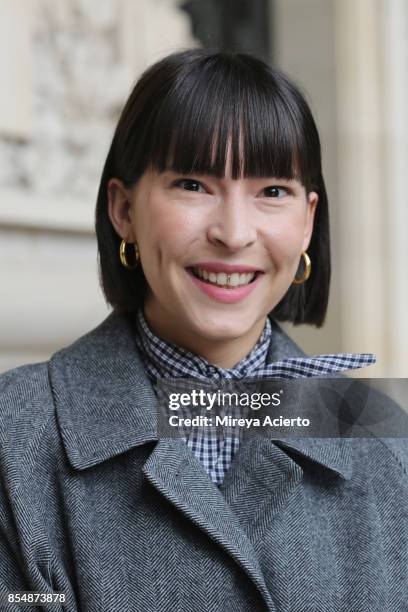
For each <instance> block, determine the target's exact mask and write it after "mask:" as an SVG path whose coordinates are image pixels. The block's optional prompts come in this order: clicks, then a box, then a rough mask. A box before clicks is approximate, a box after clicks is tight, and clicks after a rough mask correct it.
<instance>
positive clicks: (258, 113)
mask: <svg viewBox="0 0 408 612" xmlns="http://www.w3.org/2000/svg"><path fill="white" fill-rule="evenodd" d="M227 164H228V166H229V167H227ZM149 168H151V169H154V170H156V171H158V172H164V171H166V170H172V171H174V172H177V173H180V174H203V175H212V176H216V177H218V178H223V177H224V176H225V175H226V174H228V173H230V175H231V177H232V178H233V179H238V178H261V177H275V178H286V179H289V180H290V179H297V180H299V181H300V183H301V184H302V185H303V186H304V187H305V189H306V192H310V191H316V192H317V193H318V195H319V203H318V206H317V211H316V216H315V226H314V231H313V235H312V240H311V244H310V247H309V249H308V253H309V256H310V257H311V259H312V266H313V271H314V276H313V278H311V279H309V280H308V281H307V283H305V284H304V285H296V286H295V285H294V286H292V287H291V288H290V289H289V290H288V292H287V294H286V296H285V297H284V298H283V300H282V301H281V302H280V303H279V304H278V305H277V306H276V307H275V309H274V311H273V313H272V314H273V315H274V316H275V318H276V319H278V320H281V321H292V322H293V323H295V324H297V323H310V324H314V325H316V326H320V325H322V323H323V321H324V317H325V313H326V309H327V303H328V295H329V281H330V250H329V227H328V206H327V196H326V191H325V186H324V181H323V177H322V173H321V154H320V140H319V135H318V131H317V128H316V125H315V122H314V120H313V117H312V114H311V112H310V109H309V106H308V104H307V102H306V100H305V98H304V96H303V95H302V93H301V92H300V90H299V89H298V88H297V87H296V85H294V84H293V83H292V81H290V79H289V78H288V77H287V76H286V75H285V74H283V73H282V72H281V71H279V70H276V69H273V68H271V67H269V66H268V65H267V64H265V63H264V62H263V61H262V60H259V59H257V58H255V57H253V56H250V55H246V54H230V53H217V52H212V51H209V50H204V49H192V50H188V51H183V52H179V53H174V54H171V55H169V56H167V57H165V58H164V59H162V60H160V61H159V62H157V63H156V64H154V65H153V66H151V67H150V68H148V69H147V70H146V71H145V72H144V73H143V75H142V76H141V77H140V79H139V80H138V82H137V83H136V85H135V87H134V89H133V91H132V92H131V94H130V96H129V99H128V101H127V102H126V104H125V107H124V109H123V111H122V114H121V116H120V118H119V122H118V125H117V128H116V131H115V134H114V137H113V141H112V145H111V148H110V151H109V154H108V157H107V160H106V163H105V167H104V170H103V174H102V179H101V183H100V188H99V193H98V201H97V207H96V232H97V238H98V245H99V255H100V276H101V284H102V287H103V290H104V293H105V296H106V299H107V301H108V303H110V304H112V305H113V307H114V308H116V309H117V310H119V311H131V310H134V309H135V308H137V307H138V306H139V305H141V304H142V303H143V300H144V297H145V295H146V290H147V282H146V279H145V277H144V275H143V271H142V270H141V268H140V267H139V269H138V270H136V271H133V272H130V271H129V270H127V269H125V268H123V267H122V266H121V264H120V261H119V257H118V252H119V244H120V238H119V236H117V234H116V232H115V230H114V229H113V226H112V224H111V222H110V219H109V215H108V212H107V210H108V201H107V184H108V182H109V180H110V179H111V178H113V177H115V178H118V179H121V180H122V181H123V183H124V184H125V186H126V187H132V186H133V185H135V184H136V183H137V181H138V180H139V178H140V177H141V176H142V175H143V173H144V172H145V171H146V170H147V169H149ZM300 274H301V272H300ZM312 274H313V272H312Z"/></svg>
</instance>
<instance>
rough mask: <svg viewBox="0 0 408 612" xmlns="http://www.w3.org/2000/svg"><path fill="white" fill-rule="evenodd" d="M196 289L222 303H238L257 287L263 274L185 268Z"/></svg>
mask: <svg viewBox="0 0 408 612" xmlns="http://www.w3.org/2000/svg"><path fill="white" fill-rule="evenodd" d="M186 270H187V272H188V274H189V276H190V278H191V279H192V281H193V283H194V284H195V286H196V287H198V288H199V289H201V291H202V292H203V293H205V294H206V295H207V296H208V297H210V298H212V299H214V300H216V301H219V302H224V303H233V302H238V301H240V300H242V299H244V298H245V297H247V296H248V295H249V294H250V293H252V291H253V290H254V289H255V288H256V287H257V286H258V284H259V282H260V281H261V279H262V277H263V276H264V273H263V272H261V271H257V272H243V273H238V272H232V273H226V272H217V273H216V272H208V271H205V270H202V269H201V268H193V267H189V268H186Z"/></svg>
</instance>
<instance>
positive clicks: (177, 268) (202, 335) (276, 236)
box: [109, 170, 318, 367]
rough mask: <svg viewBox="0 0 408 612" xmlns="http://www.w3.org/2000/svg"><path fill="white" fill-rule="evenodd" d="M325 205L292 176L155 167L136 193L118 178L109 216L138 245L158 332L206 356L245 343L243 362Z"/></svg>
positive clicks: (151, 318) (149, 315)
mask: <svg viewBox="0 0 408 612" xmlns="http://www.w3.org/2000/svg"><path fill="white" fill-rule="evenodd" d="M317 200H318V196H317V194H316V193H314V192H311V193H309V194H306V191H305V188H304V187H303V185H302V184H301V183H300V182H299V181H298V180H294V179H291V180H287V179H278V178H274V177H270V178H238V179H232V178H231V175H230V173H228V174H226V176H225V177H223V178H217V177H214V176H209V175H199V174H194V175H186V174H178V173H176V172H173V171H165V172H162V173H159V172H157V171H155V170H149V171H146V172H145V173H144V174H143V176H142V177H141V179H140V180H139V181H138V182H137V184H136V185H135V186H134V187H133V189H130V190H125V189H124V188H123V184H122V183H121V182H120V181H119V180H117V179H111V181H110V183H109V214H110V217H111V220H112V223H113V225H114V226H115V229H116V231H117V232H118V233H119V234H120V236H122V237H124V238H125V239H126V241H127V242H133V241H135V240H136V241H137V243H138V246H139V251H140V259H141V265H142V267H143V272H144V275H145V277H146V280H147V283H148V285H149V291H148V294H147V298H146V301H145V305H144V309H145V315H146V318H147V320H148V322H149V324H150V326H151V327H152V329H153V331H155V332H156V333H157V334H158V335H160V336H161V337H162V338H164V339H166V340H168V341H171V342H173V343H175V344H178V345H180V346H184V347H186V348H189V349H190V350H192V351H193V352H196V353H197V354H202V355H206V354H207V353H208V347H210V346H211V345H215V344H217V343H218V344H219V343H224V345H225V343H228V342H235V343H237V342H238V343H239V346H240V347H241V348H242V351H238V352H236V351H235V353H236V354H235V358H236V361H238V354H239V353H240V352H241V353H242V356H243V355H245V354H246V352H248V351H249V350H250V349H251V348H252V346H253V345H254V344H255V342H256V340H257V339H258V337H259V335H260V333H261V332H262V329H263V326H264V323H265V318H266V316H267V315H268V313H269V312H270V311H271V310H273V308H274V307H275V306H276V305H277V304H278V302H279V301H280V300H281V299H282V297H283V296H284V295H285V293H286V292H287V290H288V288H289V287H290V285H291V283H292V281H293V279H294V277H295V275H296V272H297V270H298V266H299V261H300V257H301V253H302V251H304V250H307V247H308V245H309V242H310V238H311V233H312V229H313V219H314V213H315V209H316V205H317ZM234 266H235V267H236V268H234ZM245 270H247V272H246V273H247V274H248V275H247V276H243V275H242V273H243V272H244V271H245ZM223 271H225V274H224V275H223ZM248 271H255V276H254V275H253V274H251V273H250V272H248ZM217 272H218V274H217ZM234 272H235V273H234ZM240 273H241V274H240ZM228 274H229V275H230V276H229V277H228ZM199 277H201V278H199ZM248 281H249V282H248ZM223 284H227V287H225V288H220V287H218V286H217V285H223ZM237 284H238V285H240V286H238V287H237V286H236V285H237ZM232 361H234V359H232ZM229 367H231V366H229Z"/></svg>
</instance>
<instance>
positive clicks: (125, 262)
mask: <svg viewBox="0 0 408 612" xmlns="http://www.w3.org/2000/svg"><path fill="white" fill-rule="evenodd" d="M126 244H127V242H126V241H125V240H122V242H121V243H120V247H119V257H120V261H121V263H122V266H124V267H125V268H127V269H128V270H134V269H135V268H137V266H138V265H139V260H140V253H139V247H138V246H137V242H134V243H133V246H134V248H135V263H134V264H129V262H128V260H127V259H126ZM129 244H130V243H129Z"/></svg>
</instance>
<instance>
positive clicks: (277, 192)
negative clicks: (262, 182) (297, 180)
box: [264, 185, 289, 198]
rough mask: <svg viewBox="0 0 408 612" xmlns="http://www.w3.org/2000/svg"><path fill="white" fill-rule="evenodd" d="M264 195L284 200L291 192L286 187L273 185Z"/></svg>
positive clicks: (265, 190) (266, 188)
mask: <svg viewBox="0 0 408 612" xmlns="http://www.w3.org/2000/svg"><path fill="white" fill-rule="evenodd" d="M264 193H265V195H266V196H267V197H268V198H284V197H285V196H287V195H288V194H289V191H288V190H287V189H286V187H279V186H277V185H273V186H271V187H265V189H264Z"/></svg>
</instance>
